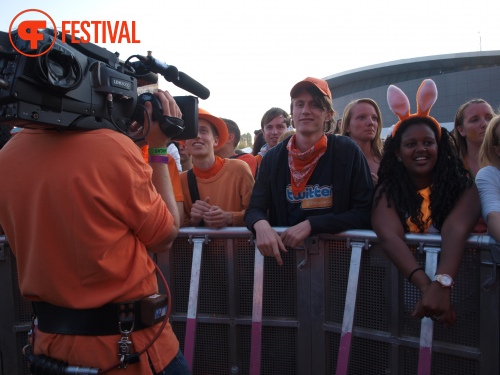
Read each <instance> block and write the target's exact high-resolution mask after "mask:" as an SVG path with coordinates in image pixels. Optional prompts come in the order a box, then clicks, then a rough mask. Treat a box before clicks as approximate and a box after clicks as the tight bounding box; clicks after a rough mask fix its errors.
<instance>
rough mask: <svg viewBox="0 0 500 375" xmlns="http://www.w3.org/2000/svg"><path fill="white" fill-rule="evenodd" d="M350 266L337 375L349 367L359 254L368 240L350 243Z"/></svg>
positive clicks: (365, 246) (359, 265)
mask: <svg viewBox="0 0 500 375" xmlns="http://www.w3.org/2000/svg"><path fill="white" fill-rule="evenodd" d="M349 245H350V246H351V249H352V250H351V264H350V266H349V278H348V281H347V291H346V296H345V306H344V318H343V320H342V333H341V336H340V346H339V355H338V360H337V371H336V374H337V375H343V374H347V370H348V367H349V356H350V351H351V343H352V327H353V323H354V312H355V310H356V296H357V294H358V283H359V270H360V268H361V253H362V251H363V249H368V248H369V244H368V240H365V242H352V243H351V242H350V241H349V240H348V244H347V246H349Z"/></svg>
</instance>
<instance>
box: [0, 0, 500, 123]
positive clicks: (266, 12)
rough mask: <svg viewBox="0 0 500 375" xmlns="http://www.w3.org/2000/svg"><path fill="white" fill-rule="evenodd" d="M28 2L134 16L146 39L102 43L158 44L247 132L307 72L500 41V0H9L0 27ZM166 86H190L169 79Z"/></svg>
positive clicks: (211, 106) (57, 9)
mask: <svg viewBox="0 0 500 375" xmlns="http://www.w3.org/2000/svg"><path fill="white" fill-rule="evenodd" d="M26 9H39V10H43V11H44V12H46V13H48V14H49V15H50V16H51V17H52V18H53V19H54V21H55V23H56V25H57V26H58V27H60V26H61V25H62V21H63V20H64V21H83V20H87V21H112V22H114V21H127V22H128V24H129V25H130V24H131V22H132V21H135V24H136V38H137V39H139V40H140V41H141V42H140V43H114V44H111V43H108V44H102V43H98V45H99V46H101V47H104V48H106V49H108V50H110V51H111V52H119V53H120V58H121V59H122V60H125V59H126V58H127V57H129V56H130V55H134V54H140V55H146V54H147V51H149V50H150V51H152V53H153V56H154V57H155V58H156V59H158V60H160V61H163V62H165V63H167V64H169V65H174V66H176V67H177V68H178V69H179V70H180V71H183V72H184V73H186V74H188V75H189V76H191V77H192V78H194V79H195V80H197V81H198V82H200V83H202V84H203V85H204V86H206V87H207V88H208V89H209V90H210V92H211V95H210V97H209V98H208V99H207V100H201V99H200V102H199V106H200V107H201V108H203V109H206V110H207V111H209V112H210V113H212V114H213V115H215V116H219V117H225V118H230V119H232V120H234V121H236V122H237V123H238V125H239V127H240V129H241V132H242V133H246V132H251V133H253V131H254V130H255V129H259V128H260V121H261V118H262V115H263V114H264V113H265V112H266V111H267V110H268V109H269V108H271V107H281V108H283V109H285V110H287V111H288V110H289V107H290V95H289V93H290V89H291V88H292V87H293V85H294V84H295V83H297V82H298V81H301V80H302V79H303V78H305V77H308V76H312V77H318V78H325V77H328V76H330V75H334V74H338V73H341V72H346V71H349V70H353V69H358V68H361V67H367V66H370V65H375V64H382V63H386V62H391V61H396V60H402V59H411V58H415V57H423V56H433V55H441V54H452V53H461V52H475V51H479V50H482V51H489V50H500V19H499V14H500V1H499V0H476V1H474V2H469V3H467V5H466V6H464V3H461V2H457V1H456V0H420V1H407V0H397V1H393V0H381V1H373V0H358V1H351V0H345V1H338V0H329V1H326V0H301V1H296V0H275V1H273V0H252V1H245V2H244V1H240V0H232V1H229V0H213V1H211V0H176V1H171V0H161V1H160V0H149V1H130V0H120V1H115V0H99V1H97V0H83V1H67V0H66V1H60V0H51V1H41V0H37V1H23V0H19V1H15V2H14V1H9V2H4V3H3V4H2V11H1V13H0V25H1V28H0V30H1V31H8V29H9V25H10V23H11V21H12V20H13V19H14V17H15V16H16V15H17V14H18V13H19V12H21V11H23V10H26ZM159 86H160V88H161V89H164V90H168V91H169V92H170V93H172V94H173V95H189V93H187V92H186V91H184V90H182V89H179V88H177V87H175V86H174V85H173V84H171V83H169V82H167V81H165V80H164V79H163V78H161V79H160V82H159ZM333 90H335V88H333ZM336 110H337V111H338V112H340V113H341V112H342V111H343V108H336Z"/></svg>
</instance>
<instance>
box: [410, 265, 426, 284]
mask: <svg viewBox="0 0 500 375" xmlns="http://www.w3.org/2000/svg"><path fill="white" fill-rule="evenodd" d="M418 270H422V271H425V270H424V268H423V267H417V268H415V269H414V270H413V271H411V273H410V276H408V281H409V282H410V283H411V277H412V276H413V274H414V273H415V272H417V271H418Z"/></svg>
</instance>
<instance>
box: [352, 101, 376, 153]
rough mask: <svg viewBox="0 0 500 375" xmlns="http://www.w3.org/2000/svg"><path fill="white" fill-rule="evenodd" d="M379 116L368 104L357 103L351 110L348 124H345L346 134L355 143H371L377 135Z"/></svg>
mask: <svg viewBox="0 0 500 375" xmlns="http://www.w3.org/2000/svg"><path fill="white" fill-rule="evenodd" d="M379 121H380V119H379V116H378V114H377V111H376V109H375V108H374V107H373V106H372V105H371V104H369V103H363V102H361V103H357V104H355V105H354V106H353V107H352V108H351V113H350V119H349V123H348V124H345V126H346V132H348V133H349V137H351V139H353V140H354V141H355V142H356V143H366V142H370V141H372V140H373V139H374V138H375V136H376V135H377V129H378V126H379Z"/></svg>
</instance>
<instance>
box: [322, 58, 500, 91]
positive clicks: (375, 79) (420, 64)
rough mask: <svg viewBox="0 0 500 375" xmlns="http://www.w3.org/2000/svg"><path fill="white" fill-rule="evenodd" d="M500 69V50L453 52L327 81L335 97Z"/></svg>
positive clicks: (351, 72) (348, 73)
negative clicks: (377, 88)
mask: <svg viewBox="0 0 500 375" xmlns="http://www.w3.org/2000/svg"><path fill="white" fill-rule="evenodd" d="M492 66H500V51H481V52H465V53H453V54H447V55H436V56H426V57H416V58H412V59H403V60H396V61H390V62H386V63H382V64H376V65H370V66H366V67H362V68H357V69H352V70H348V71H345V72H341V73H337V74H333V75H331V76H328V77H326V78H323V79H324V80H326V81H327V82H328V85H329V86H330V90H331V91H332V96H333V98H336V97H341V96H345V95H349V94H352V93H355V92H358V91H362V90H368V89H371V88H376V87H380V86H382V85H387V84H397V83H398V82H403V81H409V80H412V79H419V78H422V79H423V78H427V77H430V76H435V75H438V74H445V73H451V72H459V71H464V70H470V69H479V68H485V67H492Z"/></svg>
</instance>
